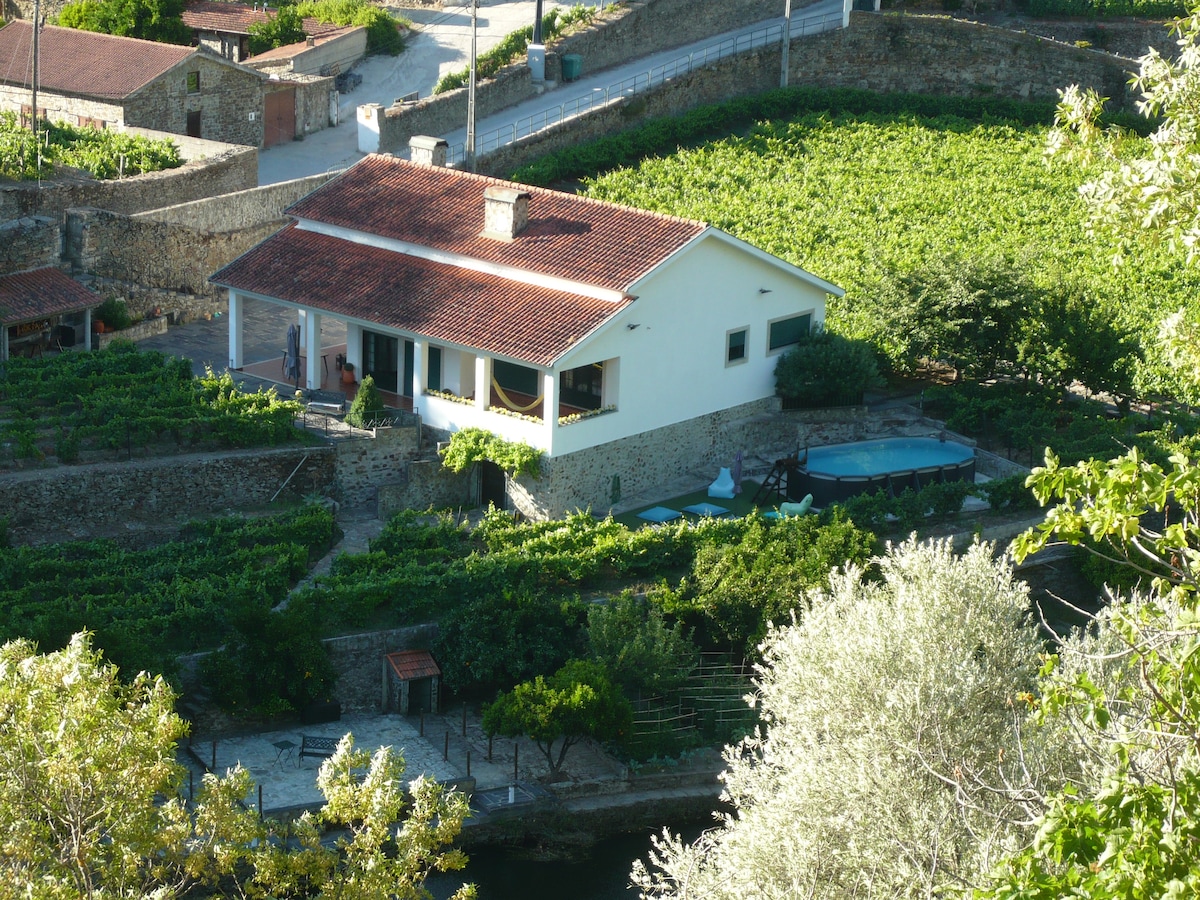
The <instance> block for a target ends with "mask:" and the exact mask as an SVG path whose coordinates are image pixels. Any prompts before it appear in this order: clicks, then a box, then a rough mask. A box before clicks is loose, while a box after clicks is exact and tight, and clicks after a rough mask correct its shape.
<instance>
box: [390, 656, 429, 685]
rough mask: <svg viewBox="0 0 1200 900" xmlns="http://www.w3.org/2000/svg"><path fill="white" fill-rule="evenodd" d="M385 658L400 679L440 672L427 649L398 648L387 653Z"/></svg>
mask: <svg viewBox="0 0 1200 900" xmlns="http://www.w3.org/2000/svg"><path fill="white" fill-rule="evenodd" d="M385 658H386V659H387V661H388V664H389V665H390V666H391V667H392V671H393V672H395V673H396V676H397V677H398V678H399V679H400V680H401V681H412V680H413V679H414V678H428V677H429V676H430V675H441V674H442V670H441V669H439V668H438V664H437V663H435V662H434V661H433V657H432V656H431V655H430V653H429V651H428V650H399V651H397V652H395V653H389V654H388V655H387V656H386V657H385Z"/></svg>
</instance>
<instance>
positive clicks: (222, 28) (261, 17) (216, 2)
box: [183, 0, 341, 37]
mask: <svg viewBox="0 0 1200 900" xmlns="http://www.w3.org/2000/svg"><path fill="white" fill-rule="evenodd" d="M275 12H277V10H271V11H270V12H268V11H267V10H266V5H265V4H263V5H262V6H260V7H258V8H255V7H254V6H246V5H245V4H244V3H222V2H220V0H189V2H188V3H187V5H186V6H185V7H184V9H183V24H184V25H186V26H187V27H188V28H194V29H195V30H197V31H216V32H220V33H223V34H249V33H250V26H251V25H257V24H260V23H263V22H267V21H269V20H270V19H272V18H274V15H273V14H274V13H275ZM340 29H341V26H339V25H331V24H329V23H327V22H321V21H319V20H317V19H311V18H309V19H305V20H304V32H305V34H310V35H313V36H314V37H316V36H318V35H323V34H327V33H329V32H332V31H338V30H340Z"/></svg>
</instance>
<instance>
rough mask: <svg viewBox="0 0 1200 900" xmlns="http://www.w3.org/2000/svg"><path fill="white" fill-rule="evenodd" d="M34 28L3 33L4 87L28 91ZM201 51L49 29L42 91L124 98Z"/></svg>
mask: <svg viewBox="0 0 1200 900" xmlns="http://www.w3.org/2000/svg"><path fill="white" fill-rule="evenodd" d="M32 42H33V28H32V27H31V26H30V24H29V23H28V22H22V21H13V22H9V23H8V24H7V25H5V26H4V27H3V28H0V83H5V84H15V85H17V86H19V87H25V88H28V87H29V86H30V81H31V79H32V67H31V65H30V64H29V61H30V60H31V59H32ZM195 52H196V50H195V49H194V48H192V47H180V46H178V45H177V44H160V43H158V42H156V41H140V40H137V39H136V38H127V37H114V36H113V35H111V34H97V33H95V32H92V31H79V30H78V29H75V28H58V27H56V26H54V25H47V26H46V27H44V28H43V29H42V31H41V34H40V36H39V38H38V87H39V88H41V89H42V90H47V91H54V92H55V93H60V94H78V95H82V96H85V97H103V98H106V99H121V98H124V97H128V96H129V95H130V94H132V93H134V92H135V91H137V90H138V89H139V88H141V87H143V86H145V85H147V84H149V83H150V82H151V81H153V80H154V79H155V78H157V77H158V76H160V75H162V74H163V73H164V72H166V71H167V70H168V69H170V68H172V67H173V66H175V65H178V64H179V63H181V62H183V61H184V60H185V59H187V58H188V57H189V56H191V55H192V54H193V53H195Z"/></svg>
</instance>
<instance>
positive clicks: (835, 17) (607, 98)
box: [447, 12, 843, 165]
mask: <svg viewBox="0 0 1200 900" xmlns="http://www.w3.org/2000/svg"><path fill="white" fill-rule="evenodd" d="M842 22H843V19H842V13H841V12H836V13H824V14H823V15H819V16H808V17H807V18H804V19H798V20H796V19H794V20H793V21H792V27H791V36H792V37H803V36H805V35H809V34H819V33H821V32H824V31H832V30H834V29H836V28H841V27H842ZM782 36H783V26H782V25H769V26H767V27H766V28H760V29H758V30H757V31H752V32H749V33H747V34H740V35H737V36H736V37H731V38H726V39H725V40H723V41H720V42H719V43H716V44H710V45H709V46H707V47H702V48H701V49H699V50H695V51H693V52H691V53H689V54H687V55H686V56H679V57H676V58H675V59H673V60H670V61H669V62H665V63H663V64H662V65H658V66H654V67H653V68H651V69H648V70H647V71H645V72H639V73H638V74H636V75H631V76H630V77H629V78H626V79H623V80H622V81H618V82H615V83H613V84H610V85H608V87H603V88H595V89H593V90H592V92H591V93H590V94H586V95H584V96H580V97H576V98H574V99H572V100H567V101H565V102H564V103H560V104H559V105H558V106H551V107H548V108H546V109H544V110H542V111H541V112H537V113H534V114H533V115H529V116H525V117H524V118H522V119H518V120H517V121H516V122H513V123H512V124H511V125H502V126H500V127H499V128H493V129H492V130H491V131H488V132H485V133H484V134H482V135H480V136H478V137H477V138H476V139H475V154H476V156H482V155H484V154H485V153H490V152H492V151H494V150H498V149H499V148H501V147H504V146H506V145H508V144H511V143H513V142H515V141H518V140H520V139H521V138H524V137H529V135H531V134H537V133H538V132H540V131H544V130H546V129H547V128H550V127H551V126H553V125H557V124H559V123H560V122H565V121H567V120H568V119H573V118H575V117H576V116H579V115H582V114H583V113H586V112H589V111H590V110H593V109H599V108H601V107H603V106H606V105H607V104H609V103H612V102H614V101H616V100H619V99H621V98H622V97H630V96H633V95H634V94H639V93H641V92H643V91H648V90H650V88H653V87H657V86H658V85H660V84H663V83H664V82H667V81H670V80H671V79H672V78H678V77H679V76H680V75H686V74H688V73H689V72H692V71H694V70H696V69H701V68H704V67H705V66H710V65H712V64H713V63H716V62H719V61H721V60H723V59H728V58H729V57H731V56H737V55H739V54H741V53H746V52H748V51H750V50H757V49H758V48H760V47H767V46H770V45H771V44H775V43H777V42H779V40H780V39H781V38H782ZM466 155H467V154H466V145H465V144H455V145H454V146H453V147H451V148H450V149H449V151H448V153H447V161H448V162H449V164H450V165H457V164H458V163H461V162H463V161H464V160H465V159H466Z"/></svg>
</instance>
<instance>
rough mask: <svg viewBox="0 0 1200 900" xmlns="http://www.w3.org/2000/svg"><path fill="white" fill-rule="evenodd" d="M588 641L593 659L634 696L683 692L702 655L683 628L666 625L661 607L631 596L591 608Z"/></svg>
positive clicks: (621, 595) (618, 597) (626, 593)
mask: <svg viewBox="0 0 1200 900" xmlns="http://www.w3.org/2000/svg"><path fill="white" fill-rule="evenodd" d="M587 638H588V646H589V647H590V649H591V653H592V656H593V657H594V658H595V659H596V660H597V661H598V662H600V663H601V664H602V665H603V666H604V667H605V668H606V669H607V670H608V671H609V673H610V674H611V676H612V678H613V680H614V681H616V682H617V683H618V684H619V685H620V686H621V687H622V688H624V690H625V691H626V692H627V693H628V694H630V695H636V694H637V693H639V692H642V693H645V694H648V695H657V694H664V693H666V692H667V691H670V690H673V689H674V688H677V687H679V686H680V685H682V684H683V683H684V682H685V681H686V680H687V675H688V672H689V671H690V670H691V669H692V668H693V667H694V666H695V663H696V657H697V653H698V650H697V648H696V645H695V644H693V643H692V642H691V640H690V638H689V637H688V635H687V634H686V633H685V632H684V630H683V623H681V622H676V623H675V624H674V625H669V624H667V621H666V618H665V616H664V615H663V612H662V609H661V608H660V607H659V606H658V605H657V604H654V603H651V602H649V601H648V600H647V599H646V598H644V597H635V596H634V595H633V594H632V593H630V592H628V591H626V592H624V593H622V594H619V595H618V596H616V597H613V598H612V599H610V600H609V601H608V602H606V603H594V604H592V605H591V606H590V607H588V612H587Z"/></svg>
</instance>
